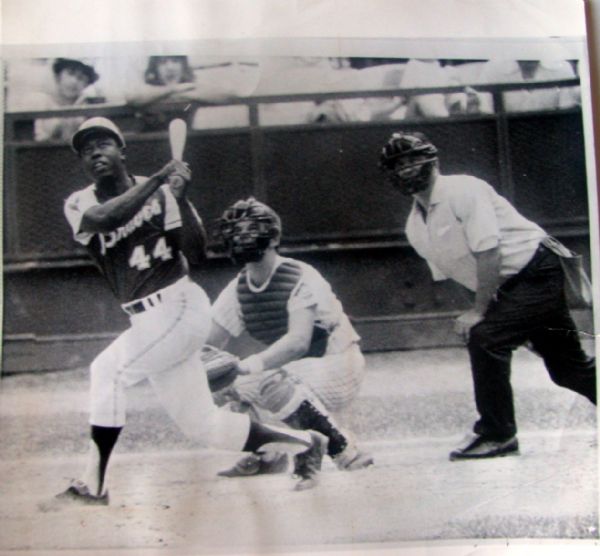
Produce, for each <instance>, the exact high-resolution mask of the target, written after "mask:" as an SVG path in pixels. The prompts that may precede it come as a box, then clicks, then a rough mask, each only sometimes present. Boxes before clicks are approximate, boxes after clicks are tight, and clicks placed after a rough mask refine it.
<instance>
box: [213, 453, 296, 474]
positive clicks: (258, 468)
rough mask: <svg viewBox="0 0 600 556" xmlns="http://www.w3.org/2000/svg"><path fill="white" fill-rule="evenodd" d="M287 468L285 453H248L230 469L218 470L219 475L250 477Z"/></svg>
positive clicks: (279, 471) (283, 470)
mask: <svg viewBox="0 0 600 556" xmlns="http://www.w3.org/2000/svg"><path fill="white" fill-rule="evenodd" d="M287 468H288V457H287V454H286V453H283V452H276V453H274V454H249V455H247V456H246V457H243V458H242V459H241V460H239V461H238V462H237V463H236V464H235V465H234V466H233V467H231V468H230V469H225V470H223V471H219V472H218V473H217V475H219V476H220V477H251V476H254V475H273V474H275V473H284V472H285V471H286V470H287Z"/></svg>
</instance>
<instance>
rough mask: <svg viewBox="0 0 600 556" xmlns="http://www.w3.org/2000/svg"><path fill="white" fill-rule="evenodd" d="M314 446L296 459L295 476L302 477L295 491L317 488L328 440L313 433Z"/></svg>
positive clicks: (297, 455) (311, 435) (311, 434)
mask: <svg viewBox="0 0 600 556" xmlns="http://www.w3.org/2000/svg"><path fill="white" fill-rule="evenodd" d="M310 437H311V439H312V445H311V447H310V448H308V450H305V451H304V452H301V453H299V454H296V456H295V457H294V475H297V476H298V477H300V480H299V481H298V482H297V483H296V486H295V487H294V490H308V489H309V488H313V487H315V486H317V483H318V477H317V476H318V474H319V471H320V470H321V464H322V463H323V456H324V455H325V452H326V450H327V438H326V437H325V436H323V435H322V434H319V433H318V432H313V431H311V433H310Z"/></svg>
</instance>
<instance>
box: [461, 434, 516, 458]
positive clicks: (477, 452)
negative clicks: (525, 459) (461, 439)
mask: <svg viewBox="0 0 600 556" xmlns="http://www.w3.org/2000/svg"><path fill="white" fill-rule="evenodd" d="M509 455H515V456H516V455H519V441H518V440H517V438H516V436H513V437H511V438H509V439H507V440H490V439H489V438H486V437H485V436H479V435H475V436H470V437H468V438H467V439H466V440H465V443H464V445H463V446H461V447H460V448H458V449H456V450H454V451H452V452H450V461H456V460H461V459H483V458H497V457H503V456H509Z"/></svg>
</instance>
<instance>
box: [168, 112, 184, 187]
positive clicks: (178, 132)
mask: <svg viewBox="0 0 600 556" xmlns="http://www.w3.org/2000/svg"><path fill="white" fill-rule="evenodd" d="M186 139H187V124H186V123H185V121H184V120H182V119H181V118H175V119H174V120H171V122H170V123H169V145H170V147H171V158H172V159H173V160H178V161H181V160H183V149H185V141H186ZM183 184H184V182H183V179H182V178H181V177H180V176H174V177H172V178H171V186H172V187H175V188H177V189H179V188H180V187H182V186H183Z"/></svg>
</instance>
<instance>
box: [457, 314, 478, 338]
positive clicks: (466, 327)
mask: <svg viewBox="0 0 600 556" xmlns="http://www.w3.org/2000/svg"><path fill="white" fill-rule="evenodd" d="M482 320H483V315H482V314H481V313H479V312H477V311H475V309H470V310H469V311H467V312H466V313H463V314H462V315H460V316H459V317H458V318H457V319H456V320H455V321H454V332H456V333H457V334H458V335H459V336H460V337H461V338H462V339H463V341H464V342H465V343H466V342H468V341H469V334H470V332H471V328H473V327H474V326H475V325H476V324H479V323H480V322H481V321H482Z"/></svg>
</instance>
